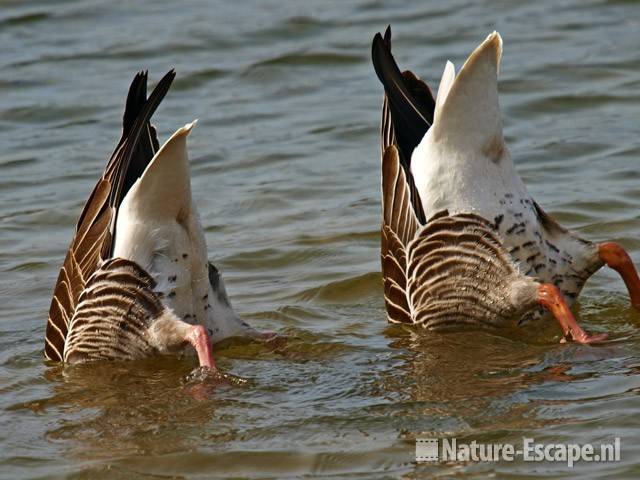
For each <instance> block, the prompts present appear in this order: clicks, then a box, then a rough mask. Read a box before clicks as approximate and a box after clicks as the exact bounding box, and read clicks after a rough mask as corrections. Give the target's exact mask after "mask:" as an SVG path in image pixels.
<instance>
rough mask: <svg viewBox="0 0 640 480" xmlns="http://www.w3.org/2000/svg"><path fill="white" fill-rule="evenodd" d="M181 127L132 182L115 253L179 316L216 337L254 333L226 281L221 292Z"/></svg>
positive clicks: (185, 131) (119, 222)
mask: <svg viewBox="0 0 640 480" xmlns="http://www.w3.org/2000/svg"><path fill="white" fill-rule="evenodd" d="M194 125H195V122H193V123H191V124H188V125H185V126H184V127H182V128H180V129H179V130H178V131H176V132H175V133H174V134H173V135H172V136H171V138H170V139H169V140H168V141H167V142H166V143H165V144H164V145H163V146H162V147H161V148H160V150H159V151H158V152H157V153H156V155H155V156H154V158H153V160H152V161H151V163H150V164H149V165H148V167H147V169H146V170H145V172H144V173H143V175H142V176H141V177H140V178H139V179H138V181H137V182H136V183H135V184H134V185H133V186H132V188H131V190H129V192H128V193H127V195H126V197H125V198H124V200H123V202H122V204H121V206H120V209H119V211H118V220H117V224H116V234H115V235H116V238H115V247H114V256H116V257H122V258H126V259H129V260H133V261H135V262H137V263H138V264H139V265H140V266H141V267H143V268H144V269H145V270H146V271H147V272H149V273H150V274H151V275H152V277H153V278H154V280H155V281H156V283H157V286H156V291H157V292H158V293H159V294H160V296H161V298H162V302H163V303H164V304H165V305H167V306H168V307H170V308H171V309H172V310H173V311H174V312H175V314H176V315H178V317H180V318H182V319H183V320H185V321H186V322H188V323H191V324H201V325H204V326H205V327H207V328H208V329H209V333H210V335H211V337H212V341H213V342H214V343H215V342H217V341H220V340H223V339H224V338H227V337H231V336H241V335H252V336H253V335H255V331H254V330H253V329H252V328H251V327H249V326H248V325H247V324H246V323H245V322H243V321H242V320H241V319H240V318H239V317H238V315H236V313H235V312H234V311H233V309H232V308H231V305H230V303H229V301H228V299H227V297H226V293H225V292H224V284H223V283H222V279H221V278H220V279H219V282H217V284H216V285H215V286H216V290H215V291H214V289H213V288H212V286H211V282H210V279H209V262H208V258H207V247H206V243H205V238H204V234H203V231H202V226H201V224H200V219H199V216H198V212H197V209H196V207H195V204H194V203H193V199H192V197H191V182H190V176H189V160H188V156H187V148H186V138H187V136H188V134H189V132H190V131H191V129H192V128H193V126H194Z"/></svg>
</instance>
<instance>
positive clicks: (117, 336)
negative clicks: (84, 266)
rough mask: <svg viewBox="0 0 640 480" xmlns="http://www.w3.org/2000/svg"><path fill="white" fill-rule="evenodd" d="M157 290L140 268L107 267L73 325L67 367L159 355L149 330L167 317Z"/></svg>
mask: <svg viewBox="0 0 640 480" xmlns="http://www.w3.org/2000/svg"><path fill="white" fill-rule="evenodd" d="M154 287H155V282H154V280H153V279H152V278H151V276H150V275H149V274H147V272H145V271H144V270H143V269H142V268H140V267H139V266H138V265H137V264H136V263H135V262H131V261H129V260H125V259H122V258H115V259H111V260H108V261H107V262H105V264H104V265H103V266H102V267H101V268H99V269H98V270H96V272H95V273H94V274H93V275H92V276H91V278H90V279H89V281H88V282H87V285H86V288H85V289H84V290H83V292H82V295H80V298H79V301H78V306H77V308H76V311H75V313H74V315H73V318H72V319H71V322H70V324H69V332H68V334H67V339H66V343H65V348H64V360H65V362H69V363H81V362H88V361H92V360H132V359H135V358H141V357H143V356H147V355H149V354H152V353H154V352H155V351H156V349H155V347H154V346H153V345H152V343H151V342H150V341H149V338H148V335H147V330H148V329H149V327H150V326H151V325H152V324H153V323H154V322H155V321H156V320H157V319H158V318H159V317H160V316H162V315H163V314H164V312H165V307H164V306H163V305H162V303H161V301H160V299H159V298H158V296H157V295H156V294H155V293H154V292H153V288H154Z"/></svg>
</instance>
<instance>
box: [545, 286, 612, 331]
mask: <svg viewBox="0 0 640 480" xmlns="http://www.w3.org/2000/svg"><path fill="white" fill-rule="evenodd" d="M538 303H539V304H540V305H542V306H543V307H544V308H546V309H547V310H549V311H550V312H551V313H552V314H553V316H554V317H555V319H556V320H557V321H558V323H559V324H560V328H562V334H563V335H564V338H563V339H562V340H563V341H566V339H567V338H568V337H570V338H571V339H572V340H573V341H574V342H578V343H594V342H600V341H602V340H604V339H606V338H607V334H606V333H600V334H597V335H592V336H589V335H588V334H587V332H585V331H584V330H583V329H582V328H580V325H578V322H576V319H575V318H574V317H573V313H571V310H570V309H569V306H568V305H567V302H566V301H565V300H564V297H563V296H562V292H560V289H559V288H558V287H556V286H555V285H552V284H550V283H542V284H540V286H539V287H538Z"/></svg>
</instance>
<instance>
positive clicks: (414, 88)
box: [371, 27, 435, 224]
mask: <svg viewBox="0 0 640 480" xmlns="http://www.w3.org/2000/svg"><path fill="white" fill-rule="evenodd" d="M371 56H372V59H373V66H374V68H375V71H376V74H377V75H378V78H379V79H380V81H381V82H382V84H383V86H384V90H385V95H384V100H383V104H382V122H381V128H380V133H381V135H380V136H381V146H382V152H383V153H384V152H385V151H386V149H387V147H389V146H391V145H393V146H395V147H396V148H397V149H398V156H399V158H400V164H401V165H402V168H403V169H404V173H405V177H406V179H407V183H408V185H409V189H410V191H411V200H412V204H413V206H414V210H415V213H416V217H417V218H418V221H419V222H420V223H421V224H424V222H425V220H426V218H425V214H424V211H423V209H422V202H421V201H420V196H419V194H418V191H417V189H416V187H415V182H414V180H413V175H412V174H411V155H412V153H413V150H414V149H415V147H416V146H417V145H418V144H419V143H420V141H421V140H422V138H423V137H424V135H425V134H426V133H427V131H428V130H429V128H430V127H431V124H432V123H433V113H434V110H435V99H434V98H433V95H432V93H431V90H430V89H429V87H428V85H427V84H426V83H425V82H423V81H422V80H420V79H419V78H418V77H416V76H415V75H414V74H413V73H412V72H410V71H408V70H407V71H404V72H402V73H401V72H400V69H399V68H398V66H397V64H396V62H395V60H394V58H393V55H392V54H391V29H390V27H388V28H387V30H386V32H385V35H384V38H383V37H382V36H381V35H380V34H377V35H376V36H375V37H374V39H373V45H372V51H371Z"/></svg>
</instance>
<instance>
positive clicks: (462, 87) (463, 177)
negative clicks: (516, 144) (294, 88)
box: [411, 32, 602, 303]
mask: <svg viewBox="0 0 640 480" xmlns="http://www.w3.org/2000/svg"><path fill="white" fill-rule="evenodd" d="M501 55H502V39H501V38H500V35H499V34H498V33H497V32H494V33H492V34H491V35H489V36H488V37H487V38H486V40H485V41H484V42H482V44H481V45H480V46H479V47H478V48H476V50H475V51H474V52H473V53H472V54H471V55H470V56H469V58H468V59H467V61H466V62H465V64H464V66H463V67H462V68H461V69H460V72H459V73H458V74H457V75H455V69H454V66H453V64H452V63H451V62H448V63H447V66H446V68H445V71H444V73H443V76H442V80H441V82H440V88H439V91H438V96H437V98H436V107H435V111H434V121H433V125H432V126H431V128H430V129H429V130H428V131H427V133H426V134H425V136H424V137H423V139H422V141H421V142H420V143H419V145H418V146H417V148H416V149H415V150H414V151H413V154H412V157H411V172H412V174H413V178H414V180H415V184H416V187H417V189H418V192H419V195H420V199H421V200H422V207H423V210H424V211H425V212H438V211H441V210H448V211H449V213H450V214H458V213H465V212H473V213H476V214H478V215H480V216H482V217H483V218H486V219H487V220H489V221H492V222H493V223H494V225H495V226H496V229H497V230H498V232H499V233H500V235H501V237H502V238H503V239H504V242H505V247H506V248H507V249H508V250H509V252H510V253H511V255H512V257H513V259H514V260H516V262H518V264H519V265H520V269H521V271H522V273H525V274H527V275H530V276H533V277H536V278H537V279H539V280H540V281H543V282H549V283H555V284H557V285H558V286H559V287H560V288H561V289H562V290H563V292H564V293H565V295H566V296H567V300H568V301H569V303H571V302H573V300H574V299H575V298H576V296H577V295H578V293H579V292H580V290H581V288H582V286H583V285H584V282H585V281H586V279H587V278H588V277H589V275H591V273H593V272H594V271H595V270H597V269H598V268H599V267H600V266H601V265H602V262H601V260H600V259H599V257H598V252H597V248H596V246H595V245H593V244H591V243H589V242H586V241H584V240H581V239H579V238H578V237H576V236H575V235H573V234H572V233H571V232H569V231H567V230H565V229H563V228H562V227H560V226H559V225H557V224H555V222H553V221H552V220H551V219H548V224H546V225H542V224H541V219H540V216H541V215H543V216H545V214H544V212H542V210H541V209H540V208H539V207H538V206H537V205H536V204H535V202H534V200H533V198H532V197H531V195H530V194H529V192H528V191H527V188H526V186H525V185H524V183H523V182H522V180H521V178H520V176H519V175H518V173H517V171H516V169H515V168H514V165H513V161H512V159H511V155H510V152H509V149H508V148H507V146H506V145H505V141H504V137H503V134H502V119H501V115H500V106H499V101H498V88H497V81H498V71H499V67H500V59H501ZM545 217H546V216H545Z"/></svg>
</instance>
